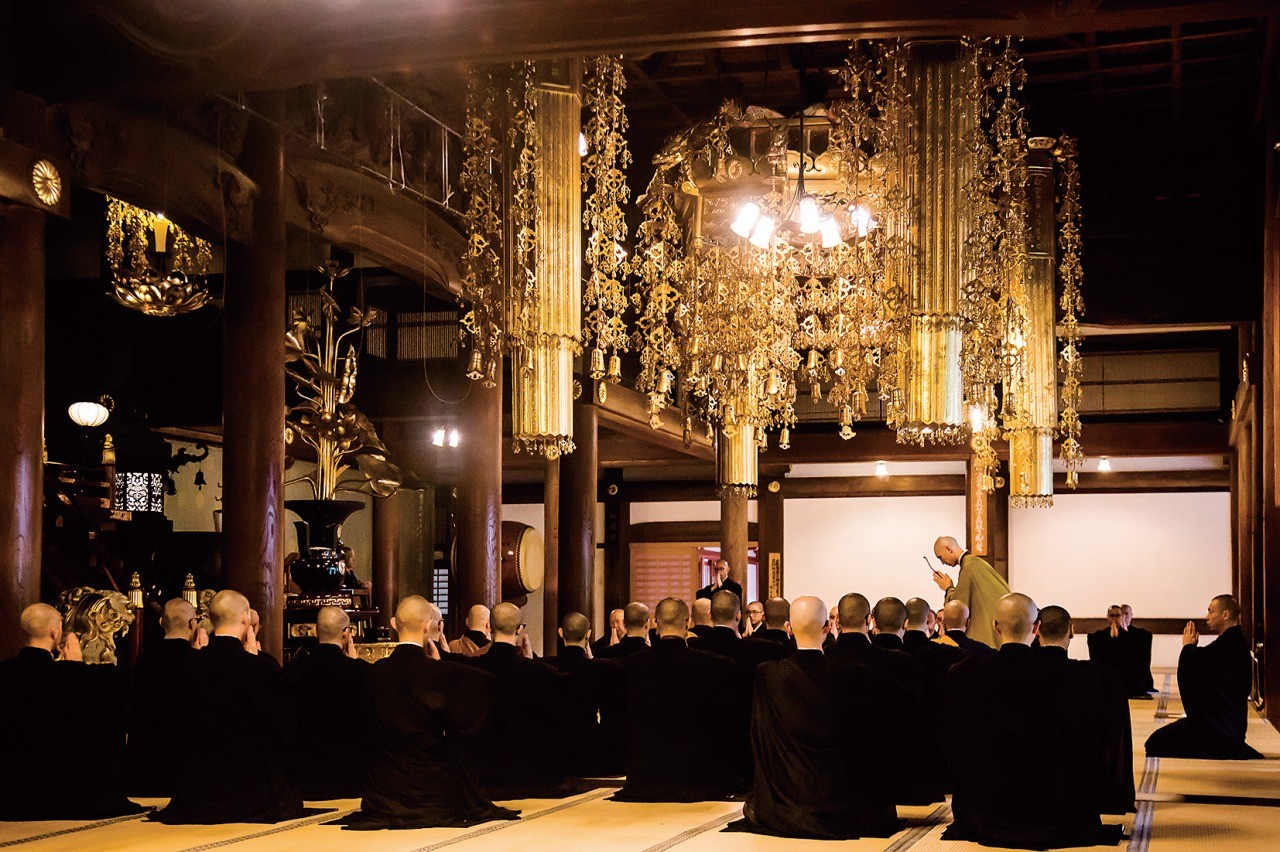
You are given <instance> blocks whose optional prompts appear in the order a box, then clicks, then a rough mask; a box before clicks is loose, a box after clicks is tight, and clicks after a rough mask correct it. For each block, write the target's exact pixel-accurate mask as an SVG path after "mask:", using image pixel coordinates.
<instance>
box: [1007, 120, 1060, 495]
mask: <svg viewBox="0 0 1280 852" xmlns="http://www.w3.org/2000/svg"><path fill="white" fill-rule="evenodd" d="M1056 144H1057V140H1056V139H1050V138H1046V137H1043V136H1036V137H1032V138H1031V139H1029V140H1027V149H1028V150H1027V220H1028V225H1029V228H1028V231H1027V253H1026V263H1027V274H1026V276H1025V277H1024V281H1025V286H1026V298H1025V305H1026V308H1025V313H1026V318H1025V324H1026V334H1025V340H1020V341H1016V342H1019V343H1022V347H1021V348H1022V358H1021V362H1020V364H1019V365H1018V367H1017V368H1016V369H1014V370H1013V371H1011V374H1010V376H1009V381H1008V385H1007V387H1006V397H1005V412H1006V415H1005V433H1006V436H1007V437H1008V439H1009V498H1010V504H1011V505H1012V506H1014V507H1018V508H1026V507H1039V506H1052V505H1053V437H1054V432H1055V430H1056V428H1057V424H1058V406H1057V394H1058V378H1057V371H1056V355H1057V353H1056V351H1055V349H1056V337H1055V334H1054V317H1055V298H1054V281H1055V277H1056V269H1055V257H1054V241H1055V238H1056V229H1055V225H1054V222H1055V216H1054V190H1055V182H1054V172H1053V154H1052V149H1053V147H1054V146H1055V145H1056Z"/></svg>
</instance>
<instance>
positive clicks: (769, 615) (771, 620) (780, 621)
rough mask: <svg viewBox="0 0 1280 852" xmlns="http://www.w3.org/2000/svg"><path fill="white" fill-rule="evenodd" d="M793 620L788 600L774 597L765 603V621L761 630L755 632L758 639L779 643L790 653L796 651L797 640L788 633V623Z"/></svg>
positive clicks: (754, 635)
mask: <svg viewBox="0 0 1280 852" xmlns="http://www.w3.org/2000/svg"><path fill="white" fill-rule="evenodd" d="M790 619H791V604H789V603H788V602H787V599H786V598H782V597H774V598H769V599H768V600H766V601H765V602H764V621H763V622H762V623H761V627H760V629H759V630H756V631H753V632H752V634H751V635H752V636H753V637H754V638H756V639H767V640H769V641H770V642H777V643H778V644H779V645H781V646H782V647H784V648H786V649H787V652H788V653H790V652H791V651H794V650H795V649H796V643H795V640H793V639H792V638H791V635H790V634H789V633H787V622H788V621H789V620H790Z"/></svg>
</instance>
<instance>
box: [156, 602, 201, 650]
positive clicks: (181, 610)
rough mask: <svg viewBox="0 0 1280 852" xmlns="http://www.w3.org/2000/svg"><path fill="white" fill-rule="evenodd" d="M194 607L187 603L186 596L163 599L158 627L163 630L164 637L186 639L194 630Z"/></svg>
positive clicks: (189, 637) (188, 638)
mask: <svg viewBox="0 0 1280 852" xmlns="http://www.w3.org/2000/svg"><path fill="white" fill-rule="evenodd" d="M195 621H196V608H195V607H193V606H192V605H191V604H189V603H187V600H186V598H171V599H170V600H167V601H165V603H164V611H163V613H162V614H161V615H160V628H161V629H162V630H164V638H166V639H186V640H188V641H190V639H191V634H193V633H195V630H196V625H195Z"/></svg>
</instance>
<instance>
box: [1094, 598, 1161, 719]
mask: <svg viewBox="0 0 1280 852" xmlns="http://www.w3.org/2000/svg"><path fill="white" fill-rule="evenodd" d="M1143 633H1146V631H1145V630H1144V631H1143ZM1150 636H1151V634H1149V633H1146V637H1145V641H1146V647H1145V648H1144V647H1143V644H1144V637H1142V636H1137V635H1135V634H1133V633H1132V632H1130V630H1129V628H1128V627H1127V626H1126V624H1125V617H1124V608H1123V607H1121V606H1120V605H1119V604H1112V605H1111V606H1109V607H1107V626H1106V627H1104V628H1102V629H1101V630H1095V631H1093V632H1092V633H1090V634H1089V638H1088V640H1087V641H1088V645H1089V659H1091V660H1093V661H1094V662H1096V663H1101V664H1102V665H1104V666H1109V667H1110V668H1112V669H1114V670H1115V671H1116V672H1117V673H1118V674H1119V675H1120V677H1121V679H1122V680H1123V681H1124V688H1125V694H1126V695H1129V696H1130V697H1133V698H1145V697H1147V696H1148V687H1147V684H1149V683H1151V682H1152V681H1151V645H1150Z"/></svg>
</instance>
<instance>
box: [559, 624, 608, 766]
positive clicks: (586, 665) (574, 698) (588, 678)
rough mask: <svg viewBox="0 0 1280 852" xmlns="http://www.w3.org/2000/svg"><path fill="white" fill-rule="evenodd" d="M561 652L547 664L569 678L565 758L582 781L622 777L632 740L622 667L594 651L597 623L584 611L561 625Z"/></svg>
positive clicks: (565, 717) (566, 703)
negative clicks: (628, 738)
mask: <svg viewBox="0 0 1280 852" xmlns="http://www.w3.org/2000/svg"><path fill="white" fill-rule="evenodd" d="M559 632H560V641H561V646H560V653H559V654H557V655H556V656H554V657H552V658H551V659H549V660H547V662H548V663H549V664H550V665H552V666H554V667H555V668H556V669H557V670H558V671H560V672H562V673H563V674H564V675H565V681H566V682H565V686H566V699H565V706H564V710H563V715H564V727H565V754H566V758H567V764H568V767H569V771H570V772H571V774H573V775H575V776H577V777H579V778H598V777H602V776H608V775H621V774H623V773H624V772H625V771H626V769H625V764H624V762H623V745H624V743H625V738H626V726H625V721H624V720H625V718H626V717H625V715H624V713H623V712H622V702H623V700H624V698H623V694H622V663H621V662H620V661H619V660H595V659H592V658H591V655H590V653H589V652H588V642H589V640H590V637H591V623H590V622H589V621H588V620H587V617H586V616H585V615H583V614H582V613H580V612H571V613H568V614H566V615H565V617H564V618H563V619H561V621H560V631H559Z"/></svg>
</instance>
